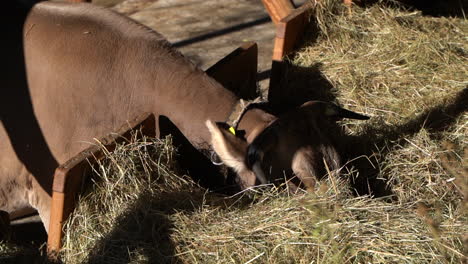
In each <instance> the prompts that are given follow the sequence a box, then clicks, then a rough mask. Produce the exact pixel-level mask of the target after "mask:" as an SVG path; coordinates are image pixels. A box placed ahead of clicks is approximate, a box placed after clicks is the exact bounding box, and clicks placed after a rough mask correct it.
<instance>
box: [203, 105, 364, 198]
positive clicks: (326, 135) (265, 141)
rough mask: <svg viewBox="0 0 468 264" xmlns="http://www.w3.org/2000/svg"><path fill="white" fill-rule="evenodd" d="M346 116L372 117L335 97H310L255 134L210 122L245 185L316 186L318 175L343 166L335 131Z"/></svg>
mask: <svg viewBox="0 0 468 264" xmlns="http://www.w3.org/2000/svg"><path fill="white" fill-rule="evenodd" d="M341 118H353V119H361V120H365V119H369V117H367V116H364V115H361V114H358V113H354V112H351V111H349V110H346V109H343V108H341V107H339V106H336V105H334V104H332V103H327V102H320V101H309V102H307V103H304V104H303V105H301V106H300V107H298V108H296V109H294V110H292V111H289V112H287V113H285V114H284V115H281V116H279V117H278V118H276V119H274V120H273V121H271V122H270V123H269V124H268V126H266V128H265V129H263V130H262V131H260V132H259V133H257V135H255V137H254V138H253V139H249V140H246V139H245V138H243V137H239V136H236V135H234V133H232V132H231V131H229V129H228V128H227V127H226V125H225V124H224V123H213V122H211V121H209V120H208V121H207V122H206V125H207V127H208V129H209V131H210V133H211V144H212V147H213V149H214V151H215V152H216V153H217V154H218V156H219V157H220V159H221V160H222V161H223V162H224V164H225V165H227V166H229V167H231V168H232V169H234V171H235V172H236V173H237V175H238V176H239V178H238V179H239V185H240V187H241V188H248V187H250V186H253V185H256V184H266V183H272V182H277V181H281V180H283V182H284V180H288V181H289V183H290V186H291V184H292V186H294V187H298V186H300V185H302V186H305V187H306V188H307V189H313V187H314V185H315V180H316V179H317V178H320V177H322V176H324V175H325V174H326V173H327V171H336V170H338V169H339V168H340V166H341V162H340V156H339V154H338V151H337V150H336V145H334V144H335V143H334V142H333V140H332V138H331V137H330V133H333V132H334V131H332V130H334V129H336V126H334V125H333V124H334V122H335V121H336V120H339V119H341ZM262 125H263V126H265V124H259V126H262ZM249 138H250V136H249ZM249 142H250V144H249Z"/></svg>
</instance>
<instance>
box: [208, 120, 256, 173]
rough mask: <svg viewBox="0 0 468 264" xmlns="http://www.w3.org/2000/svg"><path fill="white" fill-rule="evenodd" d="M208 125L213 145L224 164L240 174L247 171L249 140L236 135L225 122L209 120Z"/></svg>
mask: <svg viewBox="0 0 468 264" xmlns="http://www.w3.org/2000/svg"><path fill="white" fill-rule="evenodd" d="M206 127H208V130H209V131H210V134H211V145H212V146H213V149H214V151H215V152H216V154H218V156H219V157H220V158H221V160H222V161H223V162H224V164H226V165H227V166H229V167H231V168H233V169H234V171H236V172H237V173H238V174H239V173H241V172H244V171H246V170H247V165H246V163H245V157H246V153H247V147H248V144H247V142H246V141H245V140H242V139H241V138H239V137H236V136H235V135H234V134H233V133H232V132H231V131H229V129H226V127H225V125H224V124H223V123H214V122H213V121H211V120H207V121H206Z"/></svg>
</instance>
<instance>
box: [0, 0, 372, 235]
mask: <svg viewBox="0 0 468 264" xmlns="http://www.w3.org/2000/svg"><path fill="white" fill-rule="evenodd" d="M23 32H24V33H23V38H24V58H25V63H26V75H27V83H28V87H27V88H26V90H27V91H26V92H17V91H18V88H15V87H8V89H9V90H7V93H10V94H13V95H15V96H12V97H11V98H13V99H12V100H13V101H14V100H16V99H17V100H20V101H21V100H23V101H24V102H25V103H24V104H23V105H24V106H18V105H13V104H14V103H11V104H10V105H8V102H7V106H9V108H8V109H14V110H10V111H9V112H6V114H5V113H3V115H4V116H3V117H2V126H0V150H1V151H0V164H1V168H0V210H4V211H7V212H9V213H13V212H16V211H19V210H21V209H24V208H25V207H28V206H32V207H33V208H35V209H37V210H38V212H39V215H40V217H41V219H42V221H43V223H44V225H45V227H46V229H47V227H48V223H49V215H50V203H51V197H50V195H51V185H52V176H53V171H54V169H55V168H56V167H57V164H61V163H63V162H65V161H67V160H68V159H70V158H71V157H73V156H74V155H76V154H77V153H79V152H80V151H82V150H83V149H85V148H86V147H88V146H89V145H90V144H93V143H92V142H93V138H96V137H100V136H103V135H106V134H108V133H109V132H111V131H115V130H116V129H118V128H119V127H120V126H121V125H122V124H124V123H125V122H126V120H130V119H132V118H134V117H135V116H137V115H139V114H140V113H143V112H149V113H154V114H155V116H161V115H163V116H166V117H168V118H169V119H170V120H171V121H172V122H173V123H174V124H175V125H176V126H177V127H178V128H179V129H180V131H181V132H182V133H183V134H184V136H185V137H186V138H187V139H188V140H189V141H190V143H191V144H192V145H193V146H194V147H196V148H197V149H200V150H210V149H214V150H215V151H216V152H217V154H218V155H219V157H220V158H221V159H222V160H223V161H224V163H225V164H226V165H228V166H229V167H231V168H233V169H234V170H235V171H236V172H237V173H238V176H239V177H238V179H239V180H238V182H239V184H240V185H241V187H242V188H247V187H250V186H253V185H254V184H256V183H267V182H270V181H271V182H272V181H274V180H275V179H276V178H283V177H284V175H283V174H284V173H286V176H288V177H291V176H293V174H295V175H296V176H297V177H299V178H300V179H301V180H302V181H303V182H304V184H305V185H306V186H307V187H313V183H314V179H315V177H316V176H318V174H322V172H323V168H324V165H323V162H324V161H325V162H327V163H328V164H329V166H330V169H331V170H335V169H338V168H339V166H340V160H339V156H338V153H337V152H336V150H335V148H334V146H333V142H331V140H330V139H329V138H328V137H327V135H326V134H325V133H324V132H323V131H322V123H323V122H325V120H326V119H327V117H334V118H336V117H352V118H358V119H365V118H366V117H364V116H362V115H359V114H356V113H352V112H349V111H346V110H344V109H342V108H339V107H337V106H335V105H333V104H329V103H323V102H308V103H306V104H304V105H303V106H301V107H299V108H298V109H296V110H293V111H291V112H288V113H286V114H284V115H283V116H280V117H279V118H278V117H275V116H274V115H272V114H269V113H267V112H265V111H263V110H261V109H259V108H249V109H248V110H246V111H242V116H241V117H239V118H237V119H239V120H238V122H237V125H236V126H237V130H238V131H240V130H243V131H245V137H241V136H240V133H238V134H237V136H235V135H234V134H232V133H231V132H230V131H229V130H228V129H227V128H226V127H225V125H223V124H222V123H217V122H226V121H228V120H230V119H236V117H237V114H239V113H237V110H239V109H240V108H239V105H240V104H239V98H237V97H236V96H235V95H234V94H233V93H232V92H230V91H228V90H226V89H225V88H224V87H223V86H221V85H220V84H219V83H217V82H216V81H214V80H213V79H212V78H210V77H209V76H207V75H206V74H205V73H204V72H203V71H201V70H200V69H198V68H197V67H195V66H194V65H193V64H192V63H190V62H189V61H188V60H187V59H186V58H184V57H183V56H182V55H181V54H180V53H179V52H177V51H175V50H174V49H172V48H171V47H170V45H169V44H168V42H166V40H164V38H163V37H162V36H161V35H159V34H158V33H156V32H154V31H152V30H150V29H149V28H147V27H145V26H142V25H140V24H138V23H136V22H134V21H132V20H130V19H128V18H126V17H124V16H121V15H119V14H117V13H114V12H112V11H110V10H107V9H104V8H99V7H96V6H93V5H90V4H66V3H54V2H43V3H40V4H37V5H36V6H35V7H34V8H33V9H32V10H31V12H30V13H29V15H28V17H27V19H26V22H25V24H24V29H23ZM21 96H24V97H21ZM28 96H29V98H30V99H28V98H26V99H25V97H28ZM15 98H16V99H15ZM28 103H30V106H28ZM28 107H29V108H28ZM24 109H26V110H24ZM28 109H30V110H31V113H29V112H28V111H29V110H28ZM23 110H24V111H23ZM235 110H236V111H235ZM28 113H29V114H28ZM31 114H32V120H30V121H27V120H26V121H25V120H23V119H22V118H25V117H29V119H31V116H30V115H31ZM233 117H234V118H233ZM24 122H26V125H28V124H31V125H30V126H29V125H28V126H27V127H26V129H24V128H25V123H24ZM20 128H23V129H20ZM18 133H19V134H18ZM272 164H274V166H273V165H272Z"/></svg>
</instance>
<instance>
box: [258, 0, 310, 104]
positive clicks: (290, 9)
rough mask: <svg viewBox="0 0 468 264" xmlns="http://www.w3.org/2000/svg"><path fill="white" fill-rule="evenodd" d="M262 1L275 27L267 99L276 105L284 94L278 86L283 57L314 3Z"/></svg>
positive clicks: (300, 35)
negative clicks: (295, 4)
mask: <svg viewBox="0 0 468 264" xmlns="http://www.w3.org/2000/svg"><path fill="white" fill-rule="evenodd" d="M262 2H263V5H264V6H265V8H266V10H267V11H268V13H269V15H270V17H271V20H273V22H274V24H275V27H276V35H275V40H274V46H273V57H272V65H271V75H270V90H269V93H268V100H269V101H270V102H271V103H272V104H273V105H276V104H279V102H278V100H279V99H280V98H281V97H282V96H283V95H284V94H283V93H284V91H281V90H280V87H279V83H280V81H281V80H280V79H281V76H282V69H283V58H284V56H286V55H288V54H289V53H291V52H292V51H293V49H294V48H295V45H296V43H297V42H298V40H300V39H301V37H302V35H303V33H304V29H305V27H306V25H307V22H308V18H309V15H310V12H311V11H312V9H313V8H314V7H315V4H313V3H312V2H306V3H305V4H303V5H302V6H300V7H298V8H295V7H294V5H293V3H292V2H291V1H290V0H262Z"/></svg>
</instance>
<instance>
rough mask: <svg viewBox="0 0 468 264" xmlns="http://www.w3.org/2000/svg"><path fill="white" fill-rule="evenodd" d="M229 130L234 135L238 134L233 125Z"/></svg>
mask: <svg viewBox="0 0 468 264" xmlns="http://www.w3.org/2000/svg"><path fill="white" fill-rule="evenodd" d="M229 132H231V133H232V134H233V135H234V136H235V135H236V130H235V129H234V128H233V127H230V128H229Z"/></svg>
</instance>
